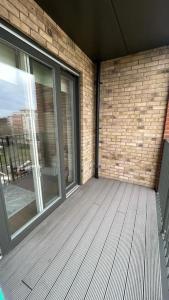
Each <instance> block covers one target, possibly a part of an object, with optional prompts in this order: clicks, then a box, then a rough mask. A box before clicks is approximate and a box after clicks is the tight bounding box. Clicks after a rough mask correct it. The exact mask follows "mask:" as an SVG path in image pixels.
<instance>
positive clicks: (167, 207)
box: [158, 141, 169, 279]
mask: <svg viewBox="0 0 169 300" xmlns="http://www.w3.org/2000/svg"><path fill="white" fill-rule="evenodd" d="M158 192H159V200H160V209H161V222H162V232H161V233H162V237H163V240H164V249H165V258H166V267H167V272H168V276H167V277H168V279H169V141H165V143H164V150H163V158H162V165H161V172H160V181H159V188H158Z"/></svg>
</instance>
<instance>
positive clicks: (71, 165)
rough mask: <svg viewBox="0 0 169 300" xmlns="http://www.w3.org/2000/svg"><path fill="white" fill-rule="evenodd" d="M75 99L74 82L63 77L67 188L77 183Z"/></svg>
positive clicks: (62, 99) (62, 94) (62, 96)
mask: <svg viewBox="0 0 169 300" xmlns="http://www.w3.org/2000/svg"><path fill="white" fill-rule="evenodd" d="M73 97H74V95H73V81H72V80H71V79H69V78H67V77H65V76H62V77H61V109H62V122H63V144H64V175H65V184H66V187H68V186H69V185H71V184H72V183H74V182H75V158H74V155H75V152H74V128H73V126H74V125H73V124H74V122H73V116H74V115H73Z"/></svg>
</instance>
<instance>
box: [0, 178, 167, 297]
mask: <svg viewBox="0 0 169 300" xmlns="http://www.w3.org/2000/svg"><path fill="white" fill-rule="evenodd" d="M0 286H2V288H3V291H4V293H5V295H6V298H7V299H8V300H16V299H18V300H23V299H30V300H33V299H34V300H38V299H39V300H43V299H48V300H49V299H51V300H62V299H69V300H70V299H72V300H75V299H77V300H80V299H86V300H87V299H88V300H92V299H93V300H95V299H96V300H99V299H100V300H102V299H113V300H162V287H161V273H160V258H159V244H158V229H157V217H156V199H155V192H154V191H152V190H150V189H148V188H144V187H140V186H137V185H132V184H127V183H122V182H118V181H112V180H107V179H99V180H96V179H91V180H90V181H89V182H88V183H87V184H85V185H83V186H81V187H80V188H79V189H78V190H77V191H76V192H75V193H74V194H73V195H72V196H71V197H70V198H68V199H67V201H65V202H64V203H63V204H62V205H61V206H60V207H59V208H57V209H56V210H55V211H54V212H53V213H52V214H51V215H50V216H49V217H48V218H47V219H46V220H45V221H43V222H42V223H41V224H40V225H39V226H38V227H37V228H36V229H35V230H34V231H32V233H31V234H30V235H29V236H27V237H26V238H25V239H24V240H23V241H22V242H21V243H20V244H19V245H18V246H17V247H16V248H15V249H14V250H13V251H11V252H10V253H9V254H8V255H7V256H6V257H4V259H3V260H2V261H1V262H0Z"/></svg>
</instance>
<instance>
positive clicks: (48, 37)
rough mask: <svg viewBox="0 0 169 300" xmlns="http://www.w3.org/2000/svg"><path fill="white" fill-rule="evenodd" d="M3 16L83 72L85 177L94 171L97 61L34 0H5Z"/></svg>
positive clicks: (1, 4) (0, 4)
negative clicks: (79, 46) (87, 54)
mask: <svg viewBox="0 0 169 300" xmlns="http://www.w3.org/2000/svg"><path fill="white" fill-rule="evenodd" d="M0 17H2V18H3V19H5V20H6V21H7V22H9V23H10V24H12V25H13V26H14V27H16V28H18V29H19V30H21V31H22V32H23V33H24V34H26V35H27V36H29V37H31V38H32V39H33V40H35V41H36V42H38V43H39V44H40V45H41V46H43V47H45V48H47V49H48V50H49V51H51V52H52V53H53V54H55V55H56V56H57V57H60V58H61V59H62V60H64V61H65V62H66V63H68V64H69V65H70V66H72V67H74V68H75V69H77V70H78V71H79V72H80V73H81V76H80V101H81V102H80V103H81V124H80V125H81V180H82V182H83V183H84V182H85V181H87V180H88V179H89V178H90V177H91V176H92V175H93V171H94V138H93V136H94V64H93V63H92V62H91V60H90V59H89V58H88V57H87V56H86V55H85V54H84V53H83V52H82V51H81V49H80V48H78V46H77V45H76V44H75V43H74V42H73V41H72V40H71V39H70V38H69V37H68V36H67V35H66V34H65V33H64V32H63V30H62V29H61V28H60V27H59V26H58V25H56V23H55V22H54V21H53V20H52V19H51V18H50V17H49V16H48V15H47V14H46V13H45V12H44V11H43V10H42V9H41V8H40V7H39V6H38V5H37V4H36V3H35V2H34V1H33V0H26V1H25V0H1V1H0Z"/></svg>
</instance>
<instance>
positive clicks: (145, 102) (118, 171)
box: [100, 47, 169, 187]
mask: <svg viewBox="0 0 169 300" xmlns="http://www.w3.org/2000/svg"><path fill="white" fill-rule="evenodd" d="M101 81H102V85H101V115H100V122H101V123H100V128H101V129H100V175H101V176H103V177H109V178H115V179H120V180H123V181H129V182H133V183H137V184H141V185H145V186H149V187H154V186H155V184H156V179H157V177H158V176H156V175H157V174H158V169H159V163H160V150H161V144H162V138H163V130H164V122H165V115H166V106H167V100H168V88H169V47H163V48H158V49H154V50H150V51H146V52H140V53H138V54H135V55H131V56H127V57H124V58H120V59H116V60H110V61H105V62H103V63H102V66H101ZM168 119H169V118H168ZM167 124H168V125H169V121H167ZM168 128H169V127H168ZM168 133H169V131H167V130H166V134H168Z"/></svg>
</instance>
